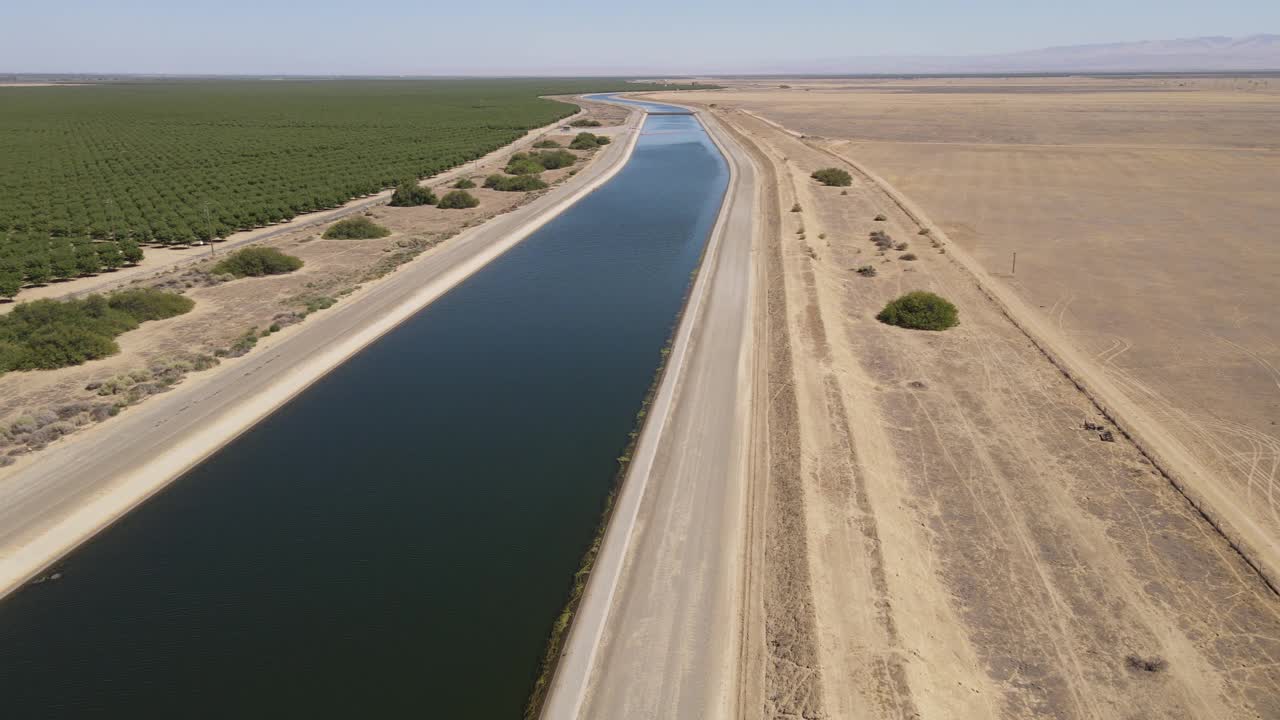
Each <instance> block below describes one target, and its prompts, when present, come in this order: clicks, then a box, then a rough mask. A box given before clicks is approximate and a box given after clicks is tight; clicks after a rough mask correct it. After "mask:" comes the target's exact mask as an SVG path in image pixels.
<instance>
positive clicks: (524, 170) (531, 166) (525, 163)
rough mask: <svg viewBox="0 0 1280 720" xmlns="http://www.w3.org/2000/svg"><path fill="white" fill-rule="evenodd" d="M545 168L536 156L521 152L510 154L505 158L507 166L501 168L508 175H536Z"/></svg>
mask: <svg viewBox="0 0 1280 720" xmlns="http://www.w3.org/2000/svg"><path fill="white" fill-rule="evenodd" d="M545 169H546V168H544V167H542V163H539V162H538V160H537V158H535V157H531V156H530V155H529V153H523V152H519V153H516V154H515V155H512V156H511V158H510V159H509V160H507V166H506V167H505V168H503V170H504V171H505V172H506V173H507V174H508V175H537V174H538V173H540V172H542V171H543V170H545Z"/></svg>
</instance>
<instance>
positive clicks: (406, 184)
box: [387, 180, 436, 207]
mask: <svg viewBox="0 0 1280 720" xmlns="http://www.w3.org/2000/svg"><path fill="white" fill-rule="evenodd" d="M387 204H388V205H391V206H392V207H417V206H419V205H435V204H436V194H435V193H433V192H431V189H430V188H425V187H422V186H421V185H419V184H418V183H416V182H414V181H412V180H402V181H401V182H399V183H397V184H396V191H395V192H393V193H391V202H389V203H387Z"/></svg>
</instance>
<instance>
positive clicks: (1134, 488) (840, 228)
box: [680, 93, 1280, 718]
mask: <svg viewBox="0 0 1280 720" xmlns="http://www.w3.org/2000/svg"><path fill="white" fill-rule="evenodd" d="M689 99H690V96H689V95H688V94H684V93H682V94H681V95H680V100H681V101H685V102H688V101H689ZM707 100H708V102H716V103H717V105H719V106H720V107H719V108H718V109H717V110H716V112H717V114H718V115H719V116H720V117H721V118H722V119H723V120H725V121H726V123H727V124H728V125H729V126H730V127H731V128H735V129H736V130H737V131H739V132H740V133H741V137H742V139H744V140H746V141H748V144H749V145H753V146H755V147H756V151H755V152H756V154H757V158H758V161H759V162H760V163H761V164H762V165H764V166H765V167H764V169H765V170H766V171H767V172H763V173H762V181H763V182H765V183H766V184H769V183H772V184H773V187H772V188H771V190H772V195H773V197H774V198H775V201H776V202H777V203H778V205H777V207H780V208H782V209H783V212H780V213H779V212H777V210H776V208H775V210H774V211H773V212H772V213H770V212H769V211H768V209H767V208H766V211H765V213H764V220H765V221H766V222H767V223H772V228H771V229H772V232H769V231H768V230H767V231H766V236H767V238H768V242H766V247H764V248H761V251H762V255H763V261H764V262H765V263H766V265H767V269H768V272H767V273H766V275H767V278H768V282H767V283H766V286H765V289H764V292H765V297H764V298H763V300H764V306H765V307H766V308H767V311H768V327H769V332H768V334H767V337H768V342H769V347H768V349H767V353H768V355H769V358H770V363H769V368H768V375H769V378H768V381H769V387H770V391H771V395H770V397H771V402H770V403H769V409H768V412H769V438H768V440H769V453H770V475H769V479H768V498H767V521H766V530H765V538H766V539H765V547H764V563H765V567H764V570H763V574H764V582H763V585H764V588H763V595H764V598H763V601H764V608H765V612H764V615H765V625H766V627H765V633H764V635H765V638H764V645H765V647H764V649H763V652H764V653H765V654H766V656H767V659H766V663H765V673H764V674H765V686H766V687H765V695H766V697H765V701H764V703H763V708H761V710H762V712H761V713H760V714H762V715H763V716H765V717H778V718H783V717H806V718H846V717H903V718H909V717H939V718H950V717H1008V718H1027V717H1054V718H1077V717H1079V718H1131V717H1201V718H1236V717H1240V718H1261V717H1278V716H1280V669H1278V668H1277V665H1276V663H1277V661H1280V603H1278V602H1277V598H1276V596H1275V594H1274V593H1273V592H1272V591H1271V590H1270V588H1268V586H1267V585H1266V584H1265V583H1264V582H1263V581H1262V580H1261V578H1260V577H1259V576H1258V575H1257V573H1256V572H1254V571H1253V570H1252V569H1251V568H1250V567H1249V565H1248V564H1246V563H1245V562H1244V560H1243V559H1242V558H1241V557H1240V556H1239V555H1238V554H1236V553H1235V552H1234V551H1233V550H1232V549H1231V547H1230V546H1229V545H1228V544H1227V543H1226V542H1225V540H1224V539H1223V538H1222V537H1221V536H1220V535H1219V534H1217V533H1216V532H1215V531H1214V529H1213V528H1212V527H1211V526H1210V525H1209V524H1208V523H1207V522H1206V521H1205V519H1204V518H1203V517H1202V516H1201V515H1199V514H1198V513H1197V512H1196V511H1195V509H1194V508H1192V507H1191V506H1190V504H1189V503H1188V502H1187V501H1186V500H1185V498H1183V497H1182V496H1181V495H1180V494H1179V493H1178V492H1177V491H1176V490H1175V489H1174V488H1173V487H1172V486H1171V485H1170V483H1169V481H1168V479H1167V478H1165V477H1164V476H1162V475H1161V474H1160V473H1159V472H1157V471H1156V470H1155V469H1154V468H1153V467H1152V466H1151V465H1150V464H1149V463H1148V461H1147V460H1146V459H1145V458H1144V456H1143V455H1142V454H1141V453H1140V452H1139V451H1138V449H1137V448H1136V447H1134V446H1133V445H1132V444H1130V443H1129V442H1128V441H1127V440H1126V439H1125V438H1124V437H1122V436H1121V437H1119V438H1118V442H1103V441H1102V440H1101V439H1100V438H1099V436H1098V434H1097V433H1094V432H1088V431H1085V430H1083V429H1082V423H1083V422H1084V421H1086V420H1087V421H1091V422H1105V420H1104V419H1103V418H1102V417H1101V416H1100V415H1099V414H1098V411H1097V408H1096V407H1094V406H1093V405H1092V404H1091V403H1090V402H1089V400H1088V399H1087V398H1086V397H1085V396H1084V395H1082V394H1081V393H1080V392H1079V391H1078V390H1077V389H1076V387H1075V386H1074V385H1072V383H1071V382H1070V381H1068V380H1067V378H1066V377H1064V376H1063V375H1062V374H1061V373H1060V372H1059V371H1058V370H1057V369H1056V368H1055V367H1054V366H1053V365H1052V364H1051V363H1050V362H1049V361H1048V360H1047V359H1046V358H1045V357H1044V355H1043V354H1042V353H1041V352H1040V351H1039V350H1038V349H1037V348H1036V346H1035V345H1033V344H1032V342H1031V341H1030V340H1029V339H1028V338H1027V337H1026V336H1025V335H1024V334H1023V333H1022V332H1021V331H1020V330H1019V329H1018V328H1017V327H1016V326H1015V325H1014V324H1013V323H1012V322H1010V321H1009V320H1008V318H1007V317H1005V316H1004V315H1003V314H1002V312H1001V311H1000V310H999V309H998V308H997V306H996V305H995V304H994V303H993V302H992V301H991V300H990V299H989V298H988V297H987V296H986V295H985V294H984V293H983V292H982V291H981V289H980V288H979V287H978V286H977V285H976V283H975V282H974V280H973V277H972V276H971V275H970V274H968V272H967V271H965V270H963V268H961V267H960V266H959V265H957V264H955V263H954V262H952V261H951V259H950V258H949V257H948V255H947V254H946V253H945V252H943V250H945V248H935V247H933V243H932V241H931V240H930V238H928V237H927V236H921V235H918V234H917V231H918V229H919V228H918V227H917V226H916V225H915V224H914V223H913V222H912V221H911V220H910V218H909V217H907V216H906V215H905V213H903V212H902V211H900V210H899V209H898V208H897V206H896V205H895V204H894V203H892V202H891V201H890V200H889V198H888V197H887V196H886V195H885V194H884V193H883V191H882V190H881V189H880V188H878V187H877V186H875V185H874V184H873V183H871V182H869V181H868V180H867V179H866V178H864V177H861V176H857V177H856V179H855V183H854V186H853V187H851V188H849V189H848V194H847V195H845V194H842V192H841V190H839V189H835V188H825V187H821V186H819V185H817V184H816V183H814V182H813V181H812V180H810V179H809V178H808V175H809V173H810V172H812V171H813V170H814V169H817V168H819V167H826V166H829V165H831V164H833V163H832V159H831V157H830V156H829V155H826V154H825V153H823V152H821V151H820V150H819V149H817V148H815V147H810V146H809V145H807V144H806V143H805V142H803V141H801V140H799V139H797V138H794V137H792V136H790V135H788V134H786V133H783V132H780V131H778V130H777V129H776V128H773V127H771V126H769V125H767V124H765V123H763V122H761V121H759V120H757V119H756V118H754V117H751V116H749V115H747V114H745V113H742V112H739V111H736V110H732V109H728V108H726V106H727V105H731V103H727V102H725V100H724V95H723V94H720V93H715V94H708V95H707ZM767 190H768V189H767ZM793 203H799V204H800V206H801V209H802V211H801V212H797V213H790V212H785V210H787V209H790V208H791V206H792V204H793ZM879 213H883V214H885V215H886V216H887V217H888V219H887V221H886V222H875V221H874V220H872V218H873V217H874V216H875V215H876V214H879ZM801 229H803V233H800V232H799V231H800V230H801ZM873 229H884V230H886V231H888V232H889V233H890V234H891V235H892V236H893V237H894V239H895V240H896V241H898V242H907V243H909V246H910V247H909V248H908V250H909V251H910V252H913V253H915V254H916V255H917V256H918V259H917V260H915V261H908V260H904V259H901V255H902V254H903V252H900V251H890V252H888V253H886V254H884V255H880V254H878V253H877V250H876V249H875V247H874V246H873V245H872V244H871V243H870V241H869V240H868V233H869V232H870V231H871V230H873ZM861 265H872V266H874V267H875V268H877V270H878V275H877V276H876V277H874V278H864V277H860V276H859V275H857V274H856V273H854V272H853V270H854V269H855V268H857V267H859V266H861ZM1019 273H1020V274H1021V273H1022V268H1021V257H1020V267H1019ZM911 289H929V290H933V291H936V292H939V293H941V294H943V295H945V296H947V297H949V298H950V299H951V300H952V301H954V302H955V303H956V305H957V306H958V307H959V308H960V312H961V319H962V324H961V325H960V326H959V327H957V328H954V329H952V330H949V331H947V332H945V333H918V332H911V331H906V330H901V329H897V328H891V327H888V326H885V325H882V324H880V323H878V322H876V321H875V320H874V314H875V313H876V312H877V311H878V310H879V309H880V308H881V307H882V306H883V304H884V303H885V302H886V301H887V300H888V299H890V298H892V297H894V296H896V295H897V294H900V293H901V292H904V291H907V290H911Z"/></svg>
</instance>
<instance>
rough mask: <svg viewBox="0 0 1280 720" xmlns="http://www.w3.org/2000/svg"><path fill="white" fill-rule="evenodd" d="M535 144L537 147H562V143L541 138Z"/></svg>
mask: <svg viewBox="0 0 1280 720" xmlns="http://www.w3.org/2000/svg"><path fill="white" fill-rule="evenodd" d="M533 146H534V147H536V148H558V147H560V143H558V142H556V141H555V140H539V141H538V142H536V143H534V144H533Z"/></svg>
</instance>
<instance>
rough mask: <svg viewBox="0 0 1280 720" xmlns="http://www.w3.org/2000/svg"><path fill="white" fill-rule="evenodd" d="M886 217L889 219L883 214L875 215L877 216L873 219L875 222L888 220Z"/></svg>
mask: <svg viewBox="0 0 1280 720" xmlns="http://www.w3.org/2000/svg"><path fill="white" fill-rule="evenodd" d="M888 219H889V218H887V217H885V216H884V215H877V216H876V217H875V221H876V222H884V221H885V220H888Z"/></svg>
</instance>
